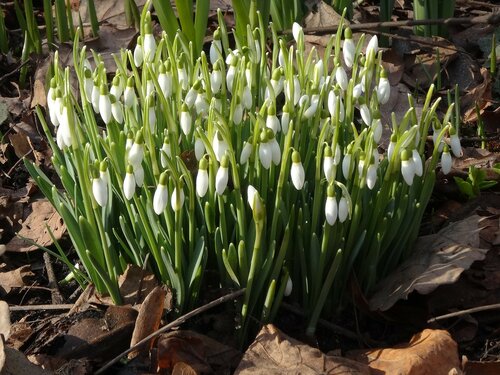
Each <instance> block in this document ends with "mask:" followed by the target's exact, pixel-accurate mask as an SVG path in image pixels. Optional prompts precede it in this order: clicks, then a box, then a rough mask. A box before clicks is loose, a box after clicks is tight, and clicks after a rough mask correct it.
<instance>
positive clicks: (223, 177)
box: [215, 166, 229, 195]
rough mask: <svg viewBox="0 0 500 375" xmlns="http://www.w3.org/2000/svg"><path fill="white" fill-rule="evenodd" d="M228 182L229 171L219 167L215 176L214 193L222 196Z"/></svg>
mask: <svg viewBox="0 0 500 375" xmlns="http://www.w3.org/2000/svg"><path fill="white" fill-rule="evenodd" d="M228 181H229V169H228V168H223V167H222V166H221V167H219V169H218V170H217V175H216V176H215V192H216V193H217V194H219V195H222V194H224V191H225V190H226V187H227V182H228Z"/></svg>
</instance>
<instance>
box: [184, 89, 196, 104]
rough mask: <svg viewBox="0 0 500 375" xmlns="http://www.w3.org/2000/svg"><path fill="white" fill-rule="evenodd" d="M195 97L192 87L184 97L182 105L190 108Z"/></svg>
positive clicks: (194, 90)
mask: <svg viewBox="0 0 500 375" xmlns="http://www.w3.org/2000/svg"><path fill="white" fill-rule="evenodd" d="M196 95H198V92H197V91H196V89H195V88H194V86H193V87H191V88H190V89H189V90H188V92H187V94H186V96H185V97H184V104H186V105H187V106H188V107H189V108H191V107H192V106H193V104H194V101H195V100H196Z"/></svg>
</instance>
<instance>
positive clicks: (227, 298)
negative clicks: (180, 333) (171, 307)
mask: <svg viewBox="0 0 500 375" xmlns="http://www.w3.org/2000/svg"><path fill="white" fill-rule="evenodd" d="M243 293H245V288H243V289H240V290H237V291H235V292H232V293H230V294H226V295H225V296H222V297H220V298H217V299H215V300H213V301H212V302H209V303H207V304H206V305H203V306H200V307H198V308H196V309H194V310H192V311H190V312H188V313H187V314H185V315H183V316H181V317H179V318H177V319H175V320H174V321H173V322H171V323H169V324H167V325H166V326H163V327H162V328H160V329H159V330H157V331H155V332H153V333H152V334H150V335H149V336H147V337H145V338H143V339H142V340H141V341H139V342H138V343H137V344H135V345H134V346H132V347H130V348H128V349H127V350H125V351H124V352H123V353H120V354H119V355H117V356H116V357H115V358H113V359H112V360H111V361H109V362H108V363H106V364H105V365H104V366H103V367H101V368H100V369H99V370H97V371H96V372H95V374H96V375H98V374H102V373H103V372H104V371H106V370H107V369H108V368H110V367H111V366H112V365H114V364H115V363H116V362H118V361H119V360H120V359H122V357H125V356H126V355H127V354H128V353H130V352H132V351H134V350H136V349H138V348H139V347H141V346H142V345H144V344H146V343H148V342H149V341H150V340H151V339H153V338H155V337H156V336H158V335H160V334H162V333H164V332H167V331H168V330H170V329H172V328H174V327H177V326H179V325H181V324H183V323H185V322H186V321H187V320H188V319H191V318H192V317H194V316H196V315H198V314H201V313H202V312H205V311H207V310H210V309H211V308H212V307H215V306H218V305H220V304H222V303H224V302H227V301H230V300H233V299H236V298H238V297H240V296H241V295H243Z"/></svg>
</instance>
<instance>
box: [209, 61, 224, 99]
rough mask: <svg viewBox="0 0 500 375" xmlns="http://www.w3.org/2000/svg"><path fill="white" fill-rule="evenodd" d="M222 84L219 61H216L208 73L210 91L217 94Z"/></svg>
mask: <svg viewBox="0 0 500 375" xmlns="http://www.w3.org/2000/svg"><path fill="white" fill-rule="evenodd" d="M221 86H222V72H221V70H220V63H219V62H218V61H217V62H216V63H215V65H214V67H213V70H212V73H210V88H211V90H212V93H214V94H217V93H218V92H219V91H220V88H221Z"/></svg>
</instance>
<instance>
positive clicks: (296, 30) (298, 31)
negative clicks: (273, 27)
mask: <svg viewBox="0 0 500 375" xmlns="http://www.w3.org/2000/svg"><path fill="white" fill-rule="evenodd" d="M292 35H293V39H295V43H299V39H300V38H301V37H302V38H304V31H303V30H302V26H300V25H299V24H298V23H297V22H294V23H293V25H292Z"/></svg>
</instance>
